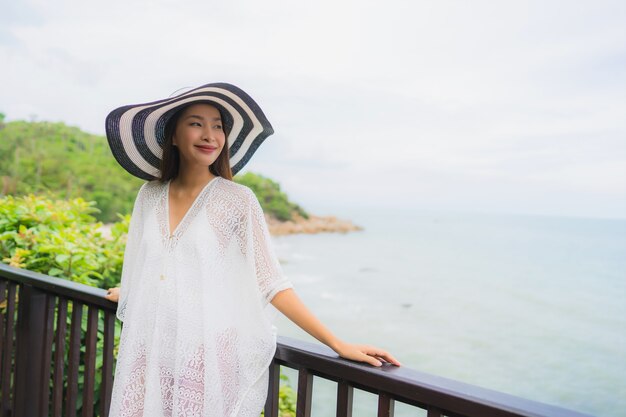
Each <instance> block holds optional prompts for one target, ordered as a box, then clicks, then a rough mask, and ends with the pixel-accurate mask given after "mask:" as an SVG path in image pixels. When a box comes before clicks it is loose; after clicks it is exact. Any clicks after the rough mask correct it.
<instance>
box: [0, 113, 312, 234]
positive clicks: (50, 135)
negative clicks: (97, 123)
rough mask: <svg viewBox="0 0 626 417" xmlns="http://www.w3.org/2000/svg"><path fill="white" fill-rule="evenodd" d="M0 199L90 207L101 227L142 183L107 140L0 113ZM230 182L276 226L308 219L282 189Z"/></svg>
mask: <svg viewBox="0 0 626 417" xmlns="http://www.w3.org/2000/svg"><path fill="white" fill-rule="evenodd" d="M0 178H1V179H2V183H1V184H0V185H1V189H0V197H3V196H8V195H11V196H21V195H28V194H34V195H38V196H42V197H47V198H50V199H54V200H70V199H74V198H82V199H83V200H85V201H94V202H95V203H96V205H95V207H96V208H97V209H98V211H97V212H95V213H93V214H92V215H93V216H94V217H95V218H96V220H98V221H101V222H103V223H112V222H116V221H118V220H119V218H118V216H117V213H120V214H128V213H130V212H131V210H132V206H133V202H134V199H135V196H136V193H137V191H138V190H139V187H140V186H141V185H142V184H143V183H144V180H142V179H139V178H136V177H134V176H132V175H130V174H129V173H127V172H126V171H125V170H124V169H122V168H121V167H120V166H119V165H118V163H117V161H116V160H115V158H114V157H113V155H112V154H111V151H110V149H109V146H108V143H107V140H106V137H104V136H99V135H93V134H90V133H86V132H83V131H82V130H80V129H79V128H77V127H73V126H68V125H66V124H65V123H61V122H54V123H53V122H46V121H41V122H35V121H22V120H19V121H11V122H7V123H5V122H4V114H2V113H0ZM234 180H235V181H236V182H238V183H242V184H245V185H247V186H248V187H250V188H251V189H252V190H253V191H254V192H255V194H256V195H257V197H258V199H259V201H260V203H261V206H262V207H263V210H264V211H265V213H267V214H269V215H270V216H271V217H272V218H274V219H276V220H278V221H287V220H292V218H293V216H294V215H295V216H297V217H302V218H308V217H309V215H308V214H307V213H306V212H305V211H304V210H303V209H302V208H301V207H300V206H298V205H297V204H295V203H292V202H290V201H289V199H288V197H287V195H286V194H285V193H284V192H282V191H281V189H280V185H279V184H278V183H276V182H275V181H273V180H271V179H270V178H267V177H264V176H262V175H258V174H254V173H251V172H248V173H246V174H242V175H236V176H235V178H234Z"/></svg>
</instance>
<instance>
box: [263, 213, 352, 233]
mask: <svg viewBox="0 0 626 417" xmlns="http://www.w3.org/2000/svg"><path fill="white" fill-rule="evenodd" d="M265 220H266V221H267V227H268V229H269V230H270V234H272V235H275V236H280V235H288V234H293V233H308V234H313V233H322V232H339V233H347V232H353V231H358V230H363V228H362V227H361V226H357V225H355V224H353V223H352V222H350V221H348V220H341V219H338V218H337V217H335V216H314V215H309V218H308V219H305V218H304V217H302V216H300V215H299V214H297V213H296V214H294V215H293V220H288V221H280V220H277V219H275V218H273V217H271V216H270V215H269V214H267V213H266V214H265Z"/></svg>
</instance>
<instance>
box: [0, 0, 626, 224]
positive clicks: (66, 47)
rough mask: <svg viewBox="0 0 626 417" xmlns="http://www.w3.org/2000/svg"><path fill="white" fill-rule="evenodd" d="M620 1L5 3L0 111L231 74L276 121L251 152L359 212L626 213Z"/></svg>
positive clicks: (92, 103)
mask: <svg viewBox="0 0 626 417" xmlns="http://www.w3.org/2000/svg"><path fill="white" fill-rule="evenodd" d="M624 22H626V2H624V1H602V0H600V1H578V0H574V1H560V0H559V1H545V0H544V1H524V2H511V1H506V2H501V1H472V2H467V1H415V0H412V1H399V0H388V1H386V2H384V3H383V2H372V1H368V0H360V1H345V0H334V1H327V0H319V1H315V2H293V1H274V0H266V1H248V0H244V1H229V2H213V1H207V0H204V1H186V2H182V1H159V0H150V1H143V0H140V1H117V0H111V1H107V2H104V3H97V4H96V3H93V2H79V1H57V2H49V1H39V0H38V1H28V0H25V1H20V2H7V3H6V4H4V5H3V12H2V14H0V62H2V65H0V112H2V113H4V114H5V115H6V118H7V120H8V121H10V120H18V119H25V120H47V121H63V122H65V123H67V124H69V125H73V126H78V127H80V128H82V129H83V130H85V131H88V132H91V133H95V134H100V135H104V120H105V117H106V115H107V114H108V113H109V112H110V111H111V110H113V109H114V108H116V107H119V106H121V105H125V104H135V103H143V102H148V101H154V100H159V99H162V98H166V97H169V96H171V95H172V94H173V93H174V92H176V91H177V90H179V89H188V88H191V87H197V86H200V85H202V84H206V83H210V82H218V81H221V82H230V83H232V84H235V85H237V86H239V87H241V88H242V89H244V90H245V91H246V92H248V93H249V94H250V95H251V96H252V97H253V98H254V99H255V100H256V101H257V103H259V105H260V106H261V108H262V109H263V111H264V113H265V114H266V116H267V117H268V119H269V120H270V122H271V124H272V125H273V127H274V130H275V134H274V135H272V136H270V137H269V138H268V139H266V141H265V142H264V143H263V145H261V147H260V148H259V150H257V152H256V154H255V155H254V157H253V158H252V160H251V161H250V162H249V163H248V164H247V165H246V167H245V168H244V170H243V171H242V172H245V171H248V170H249V171H253V172H257V173H260V174H263V175H266V176H269V177H271V178H272V179H274V180H276V181H278V182H279V183H280V185H281V188H282V189H283V190H284V191H285V192H286V193H287V194H288V195H289V196H290V198H292V200H294V201H296V202H297V203H299V204H300V205H302V206H303V207H304V208H305V209H307V210H309V211H311V212H313V213H314V214H319V215H328V214H331V215H338V216H341V215H342V214H344V213H348V212H349V211H350V210H351V209H353V208H367V207H374V208H376V207H378V208H381V209H384V210H389V212H393V211H395V210H398V211H400V210H408V211H411V210H420V209H426V210H454V211H477V212H487V213H521V214H533V215H556V216H576V217H578V216H582V217H599V218H626V117H625V116H626V29H625V27H626V25H624Z"/></svg>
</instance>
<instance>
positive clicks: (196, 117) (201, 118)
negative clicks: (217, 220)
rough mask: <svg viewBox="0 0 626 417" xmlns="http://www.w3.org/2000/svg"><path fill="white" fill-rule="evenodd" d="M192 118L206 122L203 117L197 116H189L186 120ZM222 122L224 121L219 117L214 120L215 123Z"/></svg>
mask: <svg viewBox="0 0 626 417" xmlns="http://www.w3.org/2000/svg"><path fill="white" fill-rule="evenodd" d="M191 117H193V118H194V119H200V120H204V117H202V116H198V115H197V114H190V115H189V116H187V117H185V120H186V119H189V118H191ZM221 120H222V119H221V118H219V117H214V118H213V121H214V122H218V121H221Z"/></svg>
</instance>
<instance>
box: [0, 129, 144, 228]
mask: <svg viewBox="0 0 626 417" xmlns="http://www.w3.org/2000/svg"><path fill="white" fill-rule="evenodd" d="M0 124H2V122H1V121H0ZM0 177H1V178H2V190H0V195H24V194H30V193H32V194H37V195H40V194H46V195H49V196H50V197H51V198H58V199H64V200H68V199H73V198H77V197H82V198H84V199H85V200H86V201H96V203H97V205H98V207H99V209H100V211H99V212H98V213H96V214H95V217H96V218H97V219H98V220H100V221H104V222H113V221H115V220H116V219H117V216H116V213H128V212H130V210H131V208H132V204H133V201H134V197H135V195H136V192H137V190H138V189H139V187H140V186H141V184H142V183H143V181H142V180H141V179H139V178H136V177H133V176H132V175H130V174H128V173H127V172H126V171H125V170H123V169H121V168H120V166H119V165H118V164H117V162H116V161H115V158H114V157H113V155H112V154H111V151H110V149H109V146H108V144H107V141H106V138H105V137H104V136H98V135H92V134H89V133H85V132H83V131H81V130H80V129H78V128H76V127H70V126H66V125H65V124H64V123H50V122H26V121H12V122H9V123H6V124H4V127H3V128H2V129H0Z"/></svg>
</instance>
